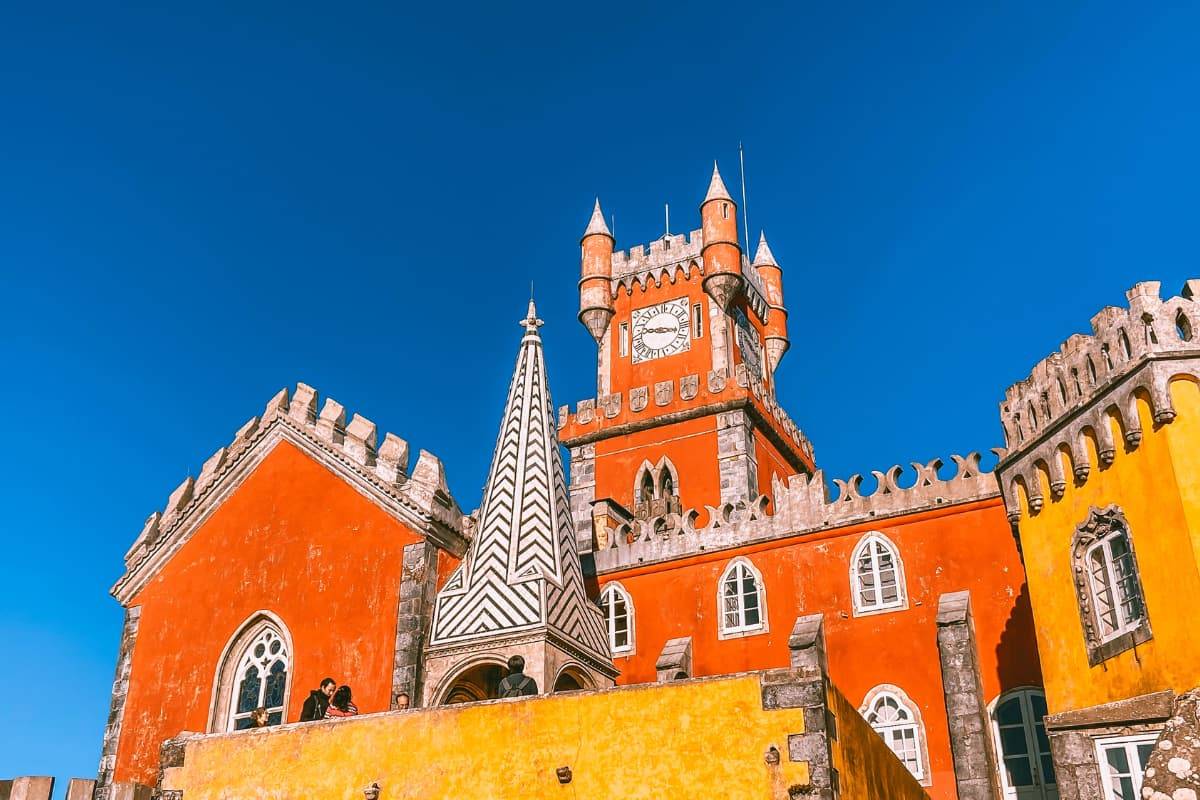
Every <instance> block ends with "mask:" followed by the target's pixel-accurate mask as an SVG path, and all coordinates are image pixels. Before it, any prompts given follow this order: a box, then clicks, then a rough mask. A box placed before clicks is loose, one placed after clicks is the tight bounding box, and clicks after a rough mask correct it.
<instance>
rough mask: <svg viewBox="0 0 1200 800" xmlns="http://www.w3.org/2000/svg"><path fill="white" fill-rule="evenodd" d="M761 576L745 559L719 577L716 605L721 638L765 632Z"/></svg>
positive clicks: (763, 593)
mask: <svg viewBox="0 0 1200 800" xmlns="http://www.w3.org/2000/svg"><path fill="white" fill-rule="evenodd" d="M765 599H766V597H765V592H764V590H763V583H762V577H761V576H760V575H759V574H758V571H757V570H756V569H754V567H753V565H751V564H750V562H749V561H747V560H746V559H744V558H740V559H737V560H735V561H733V562H732V563H731V564H730V565H729V566H728V567H726V568H725V572H724V574H722V575H721V582H720V593H719V602H720V608H721V633H722V635H728V634H740V633H750V632H757V631H762V630H765V629H766V611H765V608H764V606H765V603H764V601H765Z"/></svg>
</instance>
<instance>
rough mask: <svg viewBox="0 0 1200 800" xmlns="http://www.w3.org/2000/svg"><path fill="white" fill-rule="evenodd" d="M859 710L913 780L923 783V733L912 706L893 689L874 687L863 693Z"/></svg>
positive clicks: (924, 760)
mask: <svg viewBox="0 0 1200 800" xmlns="http://www.w3.org/2000/svg"><path fill="white" fill-rule="evenodd" d="M860 711H861V713H862V715H863V718H864V719H866V721H867V723H868V724H869V725H870V726H871V727H872V728H874V729H875V732H876V733H878V734H879V735H880V736H881V737H882V738H883V741H884V742H886V743H887V746H888V747H889V748H890V749H891V751H892V752H893V753H895V754H896V758H898V759H900V761H901V762H902V763H903V764H904V766H906V767H908V771H909V772H911V773H912V774H913V777H914V778H916V779H917V780H918V781H922V782H924V781H925V774H926V761H927V757H926V749H925V731H924V726H923V725H922V724H921V718H920V715H919V714H918V713H917V709H916V706H915V705H914V704H913V703H912V701H911V700H909V699H908V696H907V695H905V694H904V692H903V691H901V690H900V689H899V688H897V687H895V686H888V685H886V684H884V685H880V686H876V687H875V688H874V689H872V690H871V691H869V692H867V697H866V699H865V700H864V701H863V707H862V709H860Z"/></svg>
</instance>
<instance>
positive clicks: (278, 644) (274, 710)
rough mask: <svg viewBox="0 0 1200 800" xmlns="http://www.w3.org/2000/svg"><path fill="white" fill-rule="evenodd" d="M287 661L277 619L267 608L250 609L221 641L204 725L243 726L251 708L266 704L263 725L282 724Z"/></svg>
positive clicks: (289, 660) (223, 728) (284, 638)
mask: <svg viewBox="0 0 1200 800" xmlns="http://www.w3.org/2000/svg"><path fill="white" fill-rule="evenodd" d="M291 666H292V648H291V639H290V637H289V636H288V634H287V631H286V630H285V629H284V627H283V623H282V622H280V621H279V620H278V618H277V617H275V615H274V614H271V613H270V612H267V611H260V612H258V613H256V614H255V615H254V616H253V617H251V618H250V620H248V621H247V622H246V623H245V624H244V625H243V626H242V627H241V629H240V630H239V631H238V633H237V634H235V635H234V636H233V637H232V638H231V639H230V642H229V644H227V645H226V647H225V651H224V654H223V656H222V658H221V661H220V665H219V666H218V668H217V676H216V681H215V691H214V703H213V714H212V717H211V718H210V722H209V730H210V731H212V732H217V733H221V732H225V731H236V730H242V729H244V728H249V727H251V725H252V721H251V714H252V713H253V711H254V710H255V709H257V708H265V709H266V711H267V724H268V725H280V724H282V723H283V722H284V721H285V720H284V716H285V712H286V709H287V704H288V696H289V688H290V679H291V671H292V670H291Z"/></svg>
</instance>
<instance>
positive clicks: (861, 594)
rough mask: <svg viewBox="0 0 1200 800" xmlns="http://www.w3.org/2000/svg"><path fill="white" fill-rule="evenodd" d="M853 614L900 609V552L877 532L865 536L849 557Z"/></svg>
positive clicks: (903, 596) (902, 601) (903, 595)
mask: <svg viewBox="0 0 1200 800" xmlns="http://www.w3.org/2000/svg"><path fill="white" fill-rule="evenodd" d="M850 582H851V585H852V587H853V594H854V612H855V613H856V614H862V613H870V612H874V611H886V610H889V609H896V608H904V607H906V605H907V595H906V593H905V587H904V566H903V564H902V563H901V561H900V551H899V550H898V549H897V548H896V546H895V545H894V544H892V542H891V541H889V540H888V539H887V537H885V536H883V535H882V534H880V533H868V534H867V535H866V536H864V537H863V538H862V541H860V542H859V543H858V546H857V547H856V548H854V554H853V555H852V556H851V558H850Z"/></svg>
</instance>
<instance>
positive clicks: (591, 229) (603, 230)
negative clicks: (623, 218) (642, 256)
mask: <svg viewBox="0 0 1200 800" xmlns="http://www.w3.org/2000/svg"><path fill="white" fill-rule="evenodd" d="M580 247H581V250H582V254H581V260H582V265H581V272H582V277H581V278H580V279H579V321H580V322H582V323H583V326H584V327H585V328H587V329H588V333H590V334H592V338H593V339H595V340H596V342H597V343H599V342H600V341H601V340H602V339H603V338H604V333H605V331H607V330H608V323H609V321H611V320H612V317H613V299H612V283H611V281H612V258H613V236H612V233H611V232H610V231H609V230H608V226H607V225H605V224H604V212H603V211H601V210H600V200H599V199H597V200H596V207H595V208H594V209H593V210H592V218H591V220H589V221H588V226H587V230H585V231H584V232H583V239H581V240H580Z"/></svg>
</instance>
